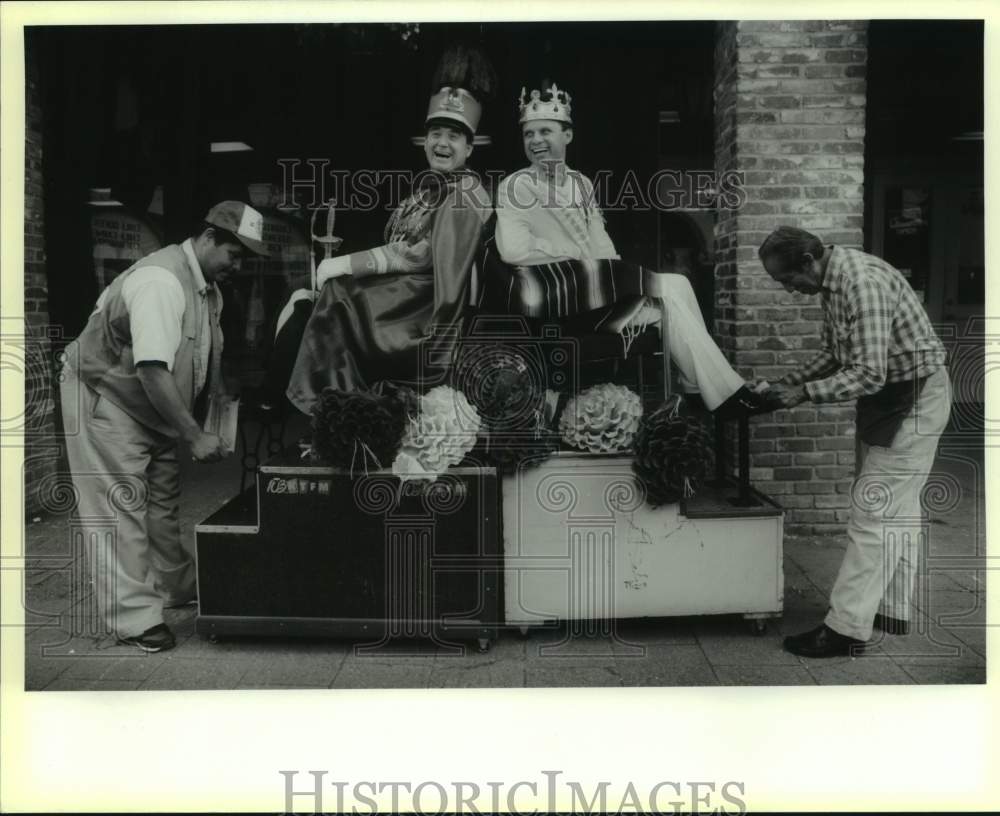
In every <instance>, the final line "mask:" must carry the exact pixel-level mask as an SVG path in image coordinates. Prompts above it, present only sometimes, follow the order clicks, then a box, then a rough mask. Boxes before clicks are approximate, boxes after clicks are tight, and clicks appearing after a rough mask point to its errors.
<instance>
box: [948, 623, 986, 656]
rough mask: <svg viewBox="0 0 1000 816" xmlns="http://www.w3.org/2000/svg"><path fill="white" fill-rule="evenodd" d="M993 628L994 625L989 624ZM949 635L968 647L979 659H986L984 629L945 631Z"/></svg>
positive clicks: (955, 628)
mask: <svg viewBox="0 0 1000 816" xmlns="http://www.w3.org/2000/svg"><path fill="white" fill-rule="evenodd" d="M991 625H992V626H995V625H996V624H991ZM947 631H948V632H949V633H950V634H952V635H954V636H955V637H956V638H958V639H959V640H960V641H962V643H964V644H965V645H966V646H968V647H969V649H970V650H972V651H973V652H975V653H976V654H978V655H979V656H980V657H982V658H984V659H985V657H986V629H985V627H971V628H965V627H963V628H961V629H959V628H957V627H954V628H951V629H948V630H947Z"/></svg>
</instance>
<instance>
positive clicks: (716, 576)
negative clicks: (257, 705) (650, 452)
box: [195, 314, 784, 650]
mask: <svg viewBox="0 0 1000 816" xmlns="http://www.w3.org/2000/svg"><path fill="white" fill-rule="evenodd" d="M664 319H666V314H664ZM661 334H662V335H663V336H664V337H665V335H666V332H662V333H661ZM663 353H664V355H665V359H666V360H669V359H670V358H669V348H667V347H666V343H665V342H664V349H663ZM665 381H666V382H669V380H668V379H667V380H665ZM716 429H717V430H716V442H717V446H716V447H717V473H716V478H715V480H714V481H713V482H712V483H710V484H707V485H705V486H704V487H703V488H702V489H701V490H700V491H699V492H698V493H697V495H696V496H694V497H693V498H691V499H689V500H684V501H681V502H678V503H674V504H669V505H665V506H661V507H658V508H652V507H650V506H649V505H648V504H647V503H646V502H645V501H644V496H643V495H642V493H641V490H640V489H639V488H638V487H637V486H636V483H635V481H634V478H633V475H632V471H631V457H629V456H628V455H622V454H610V455H597V454H585V453H558V454H556V455H554V456H552V457H551V458H549V459H547V460H545V461H544V462H542V463H541V464H539V465H537V466H536V467H522V468H521V469H520V470H518V471H517V472H516V473H512V474H507V475H503V476H500V475H499V474H498V473H497V471H496V469H495V468H493V467H491V466H487V465H477V464H476V463H471V464H470V463H468V462H466V463H464V464H465V465H468V466H460V467H457V468H452V469H450V470H448V471H447V472H446V473H445V474H444V475H443V476H441V477H440V478H439V479H438V480H437V481H436V482H433V483H430V484H426V483H419V482H408V483H402V482H401V481H400V480H399V479H398V478H397V477H396V476H394V475H393V474H392V473H391V472H387V471H377V472H369V473H367V474H365V473H357V472H355V473H354V474H353V475H352V474H351V473H348V472H345V471H342V470H338V469H336V468H331V467H324V466H319V465H314V464H310V463H308V462H304V461H303V460H302V459H301V458H300V457H299V456H298V454H297V453H295V454H282V455H279V456H277V457H273V458H272V459H270V460H269V461H267V462H266V463H264V464H262V465H260V466H259V467H258V469H257V476H256V483H255V485H254V486H253V487H252V488H251V489H250V490H248V491H246V492H244V493H242V494H241V495H239V496H237V497H236V498H234V499H233V500H232V501H230V502H229V503H228V504H226V505H225V506H224V507H222V508H221V509H220V510H219V511H217V512H216V513H214V514H213V515H212V516H210V517H209V518H208V519H206V520H205V521H204V522H202V523H201V524H199V525H197V527H196V529H195V536H196V547H197V560H198V597H199V610H198V618H197V622H196V631H197V632H199V633H200V634H203V635H206V636H209V637H213V638H214V637H218V636H223V635H275V636H332V637H348V638H352V639H355V640H357V641H359V644H360V645H359V648H361V649H362V650H364V649H372V650H377V649H378V648H379V647H380V646H383V645H385V644H386V643H388V642H389V641H391V640H393V639H400V638H431V639H434V640H436V641H437V642H438V643H440V644H448V645H451V646H454V647H455V648H460V645H459V644H460V642H461V641H468V640H472V641H474V642H476V643H477V644H478V646H479V648H480V649H486V648H488V646H489V644H490V642H491V641H492V640H493V639H494V638H495V637H496V635H497V632H498V630H499V627H501V626H515V627H518V628H520V629H521V630H522V631H527V630H528V629H530V628H531V627H534V626H539V625H547V624H551V623H552V622H553V621H576V622H578V625H580V626H582V631H586V632H590V633H604V634H610V633H612V632H613V629H614V622H615V621H616V620H620V619H625V618H642V617H653V618H656V617H666V616H682V615H710V614H740V615H742V616H743V617H745V618H746V619H747V620H749V621H750V622H751V625H752V627H753V629H754V631H756V632H758V633H759V632H762V631H763V630H764V628H765V621H766V619H767V618H769V617H776V616H779V615H780V614H781V611H782V601H783V589H784V587H783V583H784V580H783V568H782V530H783V527H782V525H783V511H782V509H781V508H780V506H778V505H777V504H775V503H774V502H773V501H771V500H770V499H768V498H767V497H766V496H763V495H762V494H760V493H759V492H757V491H756V490H754V489H753V487H752V486H751V485H750V481H749V443H748V438H749V428H748V423H747V420H746V419H745V418H743V419H740V420H738V450H739V454H738V455H739V462H738V468H737V470H738V473H739V476H738V478H737V479H735V480H734V479H732V478H731V477H729V476H728V475H727V469H726V465H725V461H724V458H723V454H724V447H725V446H724V444H723V443H724V439H723V435H724V434H723V432H724V428H723V424H722V422H721V421H718V422H717V425H716Z"/></svg>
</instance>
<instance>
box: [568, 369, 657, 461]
mask: <svg viewBox="0 0 1000 816" xmlns="http://www.w3.org/2000/svg"><path fill="white" fill-rule="evenodd" d="M641 418H642V400H640V399H639V395H638V394H636V393H635V392H634V391H632V390H630V389H628V388H626V387H625V386H623V385H614V384H613V383H602V384H600V385H594V386H592V387H590V388H588V389H587V390H586V391H583V392H581V393H580V394H579V395H578V396H576V397H572V398H570V400H569V402H567V403H566V407H565V408H564V409H563V413H562V416H561V417H560V418H559V433H560V434H561V436H562V439H563V441H564V442H565V443H566V444H567V445H570V446H572V447H574V448H577V449H579V450H584V451H588V452H590V453H618V452H620V451H627V450H629V449H631V447H632V441H633V439H635V433H636V431H637V430H638V428H639V420H640V419H641Z"/></svg>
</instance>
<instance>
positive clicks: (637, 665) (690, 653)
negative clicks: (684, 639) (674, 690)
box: [616, 643, 719, 686]
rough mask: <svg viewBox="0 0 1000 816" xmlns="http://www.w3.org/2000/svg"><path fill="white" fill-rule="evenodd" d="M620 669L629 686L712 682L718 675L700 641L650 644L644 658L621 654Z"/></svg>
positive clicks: (712, 683)
mask: <svg viewBox="0 0 1000 816" xmlns="http://www.w3.org/2000/svg"><path fill="white" fill-rule="evenodd" d="M616 664H617V667H618V673H619V675H620V676H621V678H622V681H623V683H624V684H625V685H626V686H712V685H718V682H719V681H718V678H717V677H716V675H715V672H714V671H713V670H712V666H711V664H710V663H709V661H708V658H707V657H705V653H704V651H702V649H701V647H700V646H698V645H697V644H695V645H692V644H687V643H677V644H673V645H662V646H659V647H650V649H649V653H648V655H647V656H646V657H642V658H618V659H617V660H616Z"/></svg>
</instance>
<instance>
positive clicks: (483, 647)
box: [477, 638, 490, 654]
mask: <svg viewBox="0 0 1000 816" xmlns="http://www.w3.org/2000/svg"><path fill="white" fill-rule="evenodd" d="M477 646H478V648H479V653H480V654H482V653H484V652H488V651H489V650H490V640H489V638H479V640H478V641H477Z"/></svg>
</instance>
